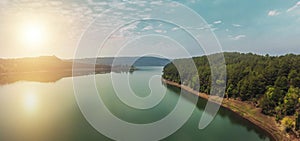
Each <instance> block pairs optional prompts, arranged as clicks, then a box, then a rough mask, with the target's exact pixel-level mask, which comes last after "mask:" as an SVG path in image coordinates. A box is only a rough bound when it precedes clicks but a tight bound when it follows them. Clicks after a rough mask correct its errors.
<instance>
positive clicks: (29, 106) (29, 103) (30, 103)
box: [24, 93, 37, 112]
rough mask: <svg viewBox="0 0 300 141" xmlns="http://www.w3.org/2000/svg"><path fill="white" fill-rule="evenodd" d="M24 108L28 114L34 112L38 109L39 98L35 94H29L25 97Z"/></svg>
mask: <svg viewBox="0 0 300 141" xmlns="http://www.w3.org/2000/svg"><path fill="white" fill-rule="evenodd" d="M24 108H25V110H26V111H27V112H33V111H35V110H36V109H37V96H36V94H34V93H28V94H26V95H25V97H24Z"/></svg>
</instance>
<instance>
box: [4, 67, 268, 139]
mask: <svg viewBox="0 0 300 141" xmlns="http://www.w3.org/2000/svg"><path fill="white" fill-rule="evenodd" d="M112 73H114V72H112ZM161 74H162V67H139V70H137V71H135V72H133V73H114V75H115V76H116V77H118V78H119V79H120V81H122V80H123V79H122V78H125V77H129V78H130V79H129V80H130V84H131V88H132V90H133V91H134V92H135V93H136V94H137V95H139V96H141V97H146V96H147V95H149V93H150V92H151V90H150V88H149V85H148V81H149V78H151V76H153V75H158V76H159V75H161ZM110 76H111V73H106V74H97V75H96V76H95V80H96V84H97V88H98V90H99V91H101V93H100V95H101V98H102V99H103V101H104V103H105V105H106V106H107V107H108V109H109V110H110V111H111V112H112V113H113V114H114V115H115V116H117V117H119V118H120V119H122V120H125V121H128V122H131V123H136V124H143V123H151V122H154V121H157V120H159V119H161V118H163V117H165V116H166V115H168V114H169V113H170V112H171V111H172V109H173V108H174V106H175V105H176V102H177V101H178V99H179V93H180V89H179V88H175V87H170V86H166V85H164V84H162V82H161V80H160V79H159V78H158V79H152V83H154V84H155V85H153V88H154V89H155V92H160V91H161V92H166V94H165V97H163V99H162V100H161V102H160V103H159V104H158V105H157V106H155V107H153V108H151V109H147V110H137V109H133V108H131V107H129V106H126V105H125V104H124V103H122V101H120V100H119V99H118V97H117V96H116V95H115V92H114V90H113V87H112V84H111V77H110ZM91 77H94V75H84V76H76V78H78V79H80V81H82V82H83V83H84V82H85V81H89V80H90V78H91ZM81 89H85V87H82V88H81ZM87 91H88V90H87ZM87 96H88V93H87ZM186 101H188V99H186ZM0 103H1V106H0V112H1V114H0V140H1V141H83V140H84V141H100V140H101V141H102V140H110V139H109V138H107V137H105V136H104V135H102V134H100V133H98V132H97V131H96V130H95V129H94V128H93V127H92V126H91V125H90V124H89V123H88V122H87V121H86V119H85V118H84V116H83V115H82V113H81V111H80V110H79V107H78V105H77V103H76V99H75V95H74V92H73V84H72V77H65V78H61V79H58V80H55V81H53V82H51V81H50V82H48V81H42V82H34V81H17V82H14V83H10V84H3V85H1V86H0ZM205 104H206V101H205V100H203V99H199V101H198V103H197V108H196V109H195V110H194V112H193V114H192V116H191V117H190V118H189V120H188V121H187V122H186V123H185V124H184V125H183V126H182V127H181V128H180V129H179V130H178V131H177V132H175V133H174V134H173V135H171V136H169V137H167V138H165V139H164V140H167V141H182V140H186V141H193V140H195V141H196V140H197V141H198V140H204V141H226V140H243V141H268V140H270V138H269V137H268V135H267V134H266V133H265V132H264V131H263V130H261V129H260V128H258V127H256V126H255V125H253V124H252V123H250V122H248V121H247V120H244V119H243V118H241V117H239V116H237V115H236V114H234V113H232V112H231V111H228V110H226V109H224V108H221V109H220V110H219V112H218V114H217V116H216V117H215V119H214V120H213V122H212V123H211V124H210V125H209V126H208V127H207V128H205V129H203V130H199V129H198V123H199V120H200V118H201V115H202V113H203V109H204V106H205ZM98 114H101V113H98Z"/></svg>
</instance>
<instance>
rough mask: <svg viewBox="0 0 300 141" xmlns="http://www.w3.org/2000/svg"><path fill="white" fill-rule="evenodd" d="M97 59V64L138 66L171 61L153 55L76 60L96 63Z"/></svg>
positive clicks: (159, 64) (157, 64)
mask: <svg viewBox="0 0 300 141" xmlns="http://www.w3.org/2000/svg"><path fill="white" fill-rule="evenodd" d="M95 60H96V64H103V65H110V66H116V65H133V66H135V67H138V66H165V65H166V64H168V63H170V61H169V60H168V59H165V58H159V57H151V56H143V57H115V58H114V57H100V58H85V59H75V61H76V62H81V63H86V64H94V61H95Z"/></svg>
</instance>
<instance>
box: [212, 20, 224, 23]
mask: <svg viewBox="0 0 300 141" xmlns="http://www.w3.org/2000/svg"><path fill="white" fill-rule="evenodd" d="M220 23H222V21H221V20H218V21H214V24H220Z"/></svg>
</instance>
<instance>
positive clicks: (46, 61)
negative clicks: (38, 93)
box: [0, 56, 111, 74]
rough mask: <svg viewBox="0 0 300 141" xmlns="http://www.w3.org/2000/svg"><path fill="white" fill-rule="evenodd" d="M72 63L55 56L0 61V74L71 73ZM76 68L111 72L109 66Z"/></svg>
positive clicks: (90, 65)
mask: <svg viewBox="0 0 300 141" xmlns="http://www.w3.org/2000/svg"><path fill="white" fill-rule="evenodd" d="M72 66H73V62H72V61H64V60H61V59H59V58H57V57H56V56H41V57H32V58H19V59H0V74H7V73H21V72H41V71H45V72H62V71H72ZM76 66H77V67H78V68H82V69H94V68H96V69H98V70H99V69H100V70H107V71H110V70H111V66H109V65H96V66H94V65H92V64H85V63H77V65H76Z"/></svg>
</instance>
